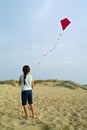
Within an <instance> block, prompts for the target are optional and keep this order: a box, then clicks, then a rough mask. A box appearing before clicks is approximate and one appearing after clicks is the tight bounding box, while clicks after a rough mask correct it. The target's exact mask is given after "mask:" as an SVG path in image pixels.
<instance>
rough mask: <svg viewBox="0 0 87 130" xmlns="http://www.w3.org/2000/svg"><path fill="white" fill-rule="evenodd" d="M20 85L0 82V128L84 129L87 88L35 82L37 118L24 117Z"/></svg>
mask: <svg viewBox="0 0 87 130" xmlns="http://www.w3.org/2000/svg"><path fill="white" fill-rule="evenodd" d="M20 95H21V91H20V87H19V86H12V85H7V84H4V85H0V130H21V129H24V130H86V129H87V91H86V90H83V89H81V88H78V89H69V88H65V87H58V86H53V84H51V83H50V84H36V85H35V88H34V90H33V99H34V104H35V108H36V115H37V119H32V116H31V112H30V119H29V120H26V119H25V116H24V111H23V108H22V106H21V96H20Z"/></svg>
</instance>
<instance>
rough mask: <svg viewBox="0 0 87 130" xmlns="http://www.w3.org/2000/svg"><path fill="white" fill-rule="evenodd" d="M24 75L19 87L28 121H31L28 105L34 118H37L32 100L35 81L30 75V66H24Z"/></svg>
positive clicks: (20, 79) (21, 77)
mask: <svg viewBox="0 0 87 130" xmlns="http://www.w3.org/2000/svg"><path fill="white" fill-rule="evenodd" d="M22 71H23V74H22V75H21V76H20V78H19V85H21V99H22V105H23V108H24V112H25V116H26V119H29V110H28V104H29V105H30V109H31V111H32V117H33V118H35V109H34V105H33V99H32V89H33V88H34V79H33V77H32V75H31V74H30V67H29V66H28V65H25V66H23V69H22Z"/></svg>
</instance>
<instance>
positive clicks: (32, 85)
mask: <svg viewBox="0 0 87 130" xmlns="http://www.w3.org/2000/svg"><path fill="white" fill-rule="evenodd" d="M33 88H34V79H33V80H32V89H33Z"/></svg>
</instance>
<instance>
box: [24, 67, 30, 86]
mask: <svg viewBox="0 0 87 130" xmlns="http://www.w3.org/2000/svg"><path fill="white" fill-rule="evenodd" d="M22 70H23V73H24V85H25V79H26V75H27V74H28V73H29V72H30V67H29V66H28V65H25V66H23V69H22Z"/></svg>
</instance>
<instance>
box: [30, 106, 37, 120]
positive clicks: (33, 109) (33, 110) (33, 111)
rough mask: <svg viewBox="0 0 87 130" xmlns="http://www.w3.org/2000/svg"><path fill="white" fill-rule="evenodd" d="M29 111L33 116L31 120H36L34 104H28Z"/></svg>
mask: <svg viewBox="0 0 87 130" xmlns="http://www.w3.org/2000/svg"><path fill="white" fill-rule="evenodd" d="M30 109H31V111H32V116H33V118H36V116H35V108H34V104H30Z"/></svg>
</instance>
